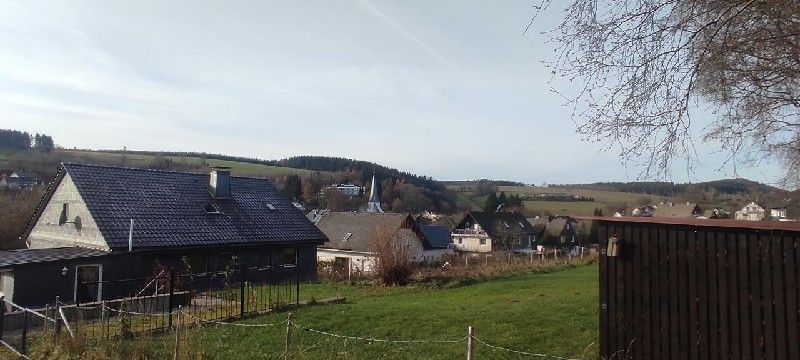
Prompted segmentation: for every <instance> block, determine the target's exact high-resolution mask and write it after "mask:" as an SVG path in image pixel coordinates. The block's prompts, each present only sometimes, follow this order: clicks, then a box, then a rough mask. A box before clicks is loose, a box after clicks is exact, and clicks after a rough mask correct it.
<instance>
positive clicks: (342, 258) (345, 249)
mask: <svg viewBox="0 0 800 360" xmlns="http://www.w3.org/2000/svg"><path fill="white" fill-rule="evenodd" d="M316 225H317V227H318V228H319V229H320V231H322V232H323V233H324V234H325V236H326V237H327V238H328V241H326V242H325V243H324V244H322V245H320V246H319V248H318V249H317V258H318V260H319V261H333V262H334V267H335V268H337V270H338V271H340V273H342V275H344V274H345V273H347V274H350V273H353V272H363V273H369V272H371V271H372V270H373V268H374V266H375V253H374V252H373V251H372V248H371V243H372V241H373V239H374V237H375V236H377V234H376V231H380V227H385V228H387V229H392V231H393V232H394V233H393V234H390V236H392V237H393V238H394V241H398V242H401V243H403V244H405V245H406V246H408V247H409V248H410V254H411V256H412V257H413V259H414V260H415V261H418V262H425V261H435V260H437V259H439V258H440V257H441V256H442V255H444V254H447V253H449V252H451V250H450V249H449V247H450V241H449V233H450V232H449V230H447V228H446V227H444V230H445V231H446V232H445V233H443V232H442V229H441V228H440V227H436V226H420V225H419V224H417V222H416V221H414V218H413V217H412V216H411V215H409V214H397V213H367V212H327V213H323V214H321V215H320V218H319V220H318V221H317V222H316ZM445 234H446V236H443V235H445Z"/></svg>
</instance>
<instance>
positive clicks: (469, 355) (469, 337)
mask: <svg viewBox="0 0 800 360" xmlns="http://www.w3.org/2000/svg"><path fill="white" fill-rule="evenodd" d="M474 336H475V330H474V329H473V328H472V326H470V327H468V328H467V360H472V350H473V349H474V345H473V344H472V338H473V337H474Z"/></svg>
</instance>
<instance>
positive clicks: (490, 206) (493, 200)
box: [483, 193, 500, 211]
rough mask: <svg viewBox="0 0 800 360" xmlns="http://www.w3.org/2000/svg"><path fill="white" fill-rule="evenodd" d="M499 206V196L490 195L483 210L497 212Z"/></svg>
mask: <svg viewBox="0 0 800 360" xmlns="http://www.w3.org/2000/svg"><path fill="white" fill-rule="evenodd" d="M497 205H500V204H499V203H498V202H497V194H495V193H490V194H489V197H487V198H486V203H485V204H484V206H483V209H484V210H486V211H495V210H497Z"/></svg>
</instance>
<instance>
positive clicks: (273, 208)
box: [267, 203, 277, 211]
mask: <svg viewBox="0 0 800 360" xmlns="http://www.w3.org/2000/svg"><path fill="white" fill-rule="evenodd" d="M267 209H270V210H273V211H274V210H277V209H276V208H275V205H272V204H269V203H267Z"/></svg>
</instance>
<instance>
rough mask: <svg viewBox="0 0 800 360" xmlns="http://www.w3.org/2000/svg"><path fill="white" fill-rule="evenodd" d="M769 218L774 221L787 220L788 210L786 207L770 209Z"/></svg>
mask: <svg viewBox="0 0 800 360" xmlns="http://www.w3.org/2000/svg"><path fill="white" fill-rule="evenodd" d="M769 217H770V219H772V220H778V221H781V220H786V218H787V217H786V208H785V207H774V208H771V209H769Z"/></svg>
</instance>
